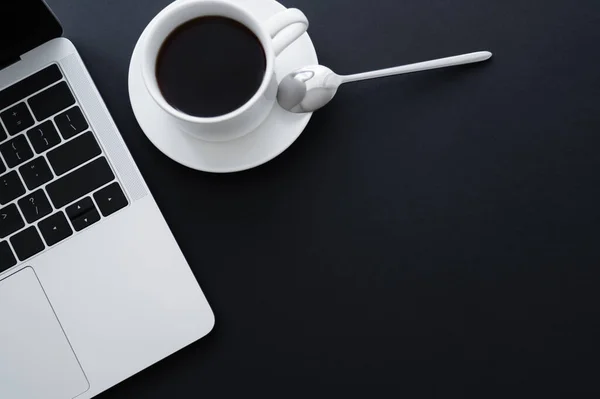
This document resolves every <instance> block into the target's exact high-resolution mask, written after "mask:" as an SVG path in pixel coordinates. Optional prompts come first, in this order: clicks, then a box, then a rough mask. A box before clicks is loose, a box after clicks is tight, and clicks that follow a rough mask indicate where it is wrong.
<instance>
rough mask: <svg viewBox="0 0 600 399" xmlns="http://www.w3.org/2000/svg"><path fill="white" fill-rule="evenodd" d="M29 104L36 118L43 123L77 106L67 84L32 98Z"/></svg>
mask: <svg viewBox="0 0 600 399" xmlns="http://www.w3.org/2000/svg"><path fill="white" fill-rule="evenodd" d="M27 102H28V103H29V106H30V107H31V111H33V115H35V118H36V119H37V120H38V121H43V120H44V119H46V118H48V117H49V116H52V115H54V114H56V113H58V112H60V111H62V110H63V109H65V108H67V107H69V106H71V105H73V104H75V98H74V97H73V94H71V89H69V86H68V85H67V83H66V82H60V83H58V84H55V85H54V86H52V87H50V88H48V89H46V90H44V91H43V92H41V93H39V94H36V95H35V96H33V97H31V98H30V99H29V100H27Z"/></svg>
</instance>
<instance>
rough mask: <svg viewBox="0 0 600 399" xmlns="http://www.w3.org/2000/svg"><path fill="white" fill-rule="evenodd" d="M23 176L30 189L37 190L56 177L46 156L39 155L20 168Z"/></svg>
mask: <svg viewBox="0 0 600 399" xmlns="http://www.w3.org/2000/svg"><path fill="white" fill-rule="evenodd" d="M19 173H20V174H21V178H22V179H23V181H24V182H25V185H26V186H27V188H28V189H29V190H35V189H36V188H38V187H39V186H41V185H42V184H44V183H48V182H49V181H50V180H52V178H53V177H54V176H53V175H52V171H50V167H49V166H48V162H46V159H45V158H44V157H37V158H35V159H34V160H32V161H29V162H27V163H26V164H25V165H23V166H21V167H20V168H19Z"/></svg>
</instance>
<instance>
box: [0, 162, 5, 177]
mask: <svg viewBox="0 0 600 399" xmlns="http://www.w3.org/2000/svg"><path fill="white" fill-rule="evenodd" d="M4 172H6V166H4V163H3V162H2V160H1V159H0V174H2V173H4Z"/></svg>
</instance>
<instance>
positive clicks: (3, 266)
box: [0, 241, 17, 273]
mask: <svg viewBox="0 0 600 399" xmlns="http://www.w3.org/2000/svg"><path fill="white" fill-rule="evenodd" d="M16 264H17V259H16V258H15V254H13V252H12V249H10V246H9V245H8V243H7V242H6V241H0V273H1V272H3V271H5V270H8V269H9V268H11V267H13V266H14V265H16Z"/></svg>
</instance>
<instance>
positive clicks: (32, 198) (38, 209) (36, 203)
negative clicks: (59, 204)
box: [18, 189, 52, 223]
mask: <svg viewBox="0 0 600 399" xmlns="http://www.w3.org/2000/svg"><path fill="white" fill-rule="evenodd" d="M18 204H19V208H21V212H22V213H23V216H25V220H27V223H33V222H35V221H38V220H40V219H41V218H43V217H44V216H47V215H49V214H51V213H52V205H50V201H48V197H46V194H45V193H44V190H41V189H40V190H37V191H34V192H33V193H30V194H27V195H26V196H25V197H23V198H21V199H20V200H19V201H18Z"/></svg>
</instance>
